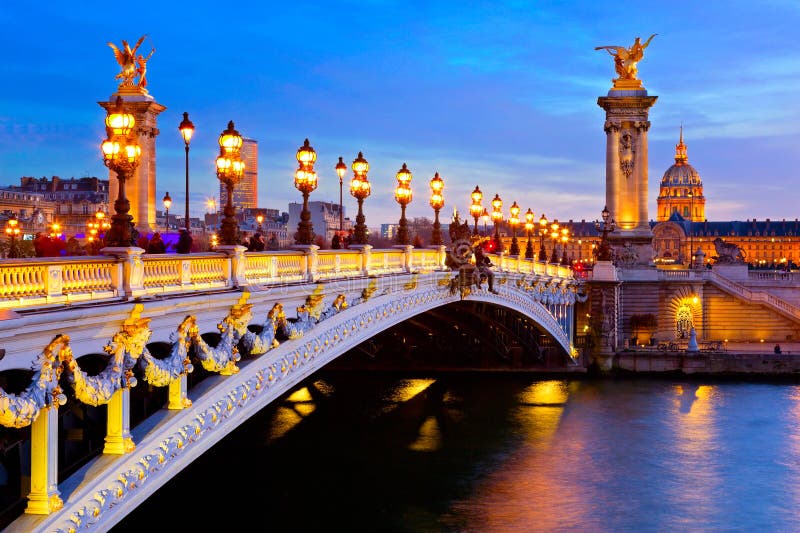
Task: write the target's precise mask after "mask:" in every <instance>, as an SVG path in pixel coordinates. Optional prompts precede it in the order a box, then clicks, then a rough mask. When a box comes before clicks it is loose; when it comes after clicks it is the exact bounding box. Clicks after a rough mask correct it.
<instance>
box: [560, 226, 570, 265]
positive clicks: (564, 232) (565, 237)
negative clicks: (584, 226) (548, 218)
mask: <svg viewBox="0 0 800 533" xmlns="http://www.w3.org/2000/svg"><path fill="white" fill-rule="evenodd" d="M568 242H569V228H566V227H564V228H561V264H562V265H568V264H569V259H568V258H567V243H568Z"/></svg>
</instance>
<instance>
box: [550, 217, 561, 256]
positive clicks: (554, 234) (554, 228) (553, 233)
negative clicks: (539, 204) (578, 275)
mask: <svg viewBox="0 0 800 533" xmlns="http://www.w3.org/2000/svg"><path fill="white" fill-rule="evenodd" d="M559 227H560V226H559V224H558V219H554V220H553V223H552V224H550V238H551V239H553V253H552V254H550V262H551V263H558V262H559V258H558V239H559V238H560V237H561V233H559V231H558V228H559Z"/></svg>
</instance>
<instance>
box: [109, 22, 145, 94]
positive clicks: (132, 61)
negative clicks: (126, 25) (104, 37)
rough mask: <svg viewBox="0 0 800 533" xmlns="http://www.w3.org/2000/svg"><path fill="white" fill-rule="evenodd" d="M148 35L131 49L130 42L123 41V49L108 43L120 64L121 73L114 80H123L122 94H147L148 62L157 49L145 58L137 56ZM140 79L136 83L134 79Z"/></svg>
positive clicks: (140, 55)
mask: <svg viewBox="0 0 800 533" xmlns="http://www.w3.org/2000/svg"><path fill="white" fill-rule="evenodd" d="M146 37H147V35H142V36H141V37H140V38H139V40H138V41H136V44H135V45H134V46H133V48H131V46H130V45H129V44H128V41H126V40H124V39H123V41H122V49H120V48H118V47H117V46H116V45H115V44H114V43H108V46H110V47H111V49H112V50H113V51H114V57H115V58H116V60H117V63H119V66H120V69H121V70H120V72H119V74H117V75H116V76H114V79H117V80H122V82H121V83H120V84H119V91H120V92H129V93H130V92H132V93H136V94H147V89H146V87H147V76H146V74H147V62H148V61H149V60H150V58H151V57H152V56H153V53H154V52H155V51H156V49H155V48H153V49H152V50H150V53H149V54H147V57H145V56H144V55H142V54H139V55H136V52H137V51H138V50H139V47H140V46H141V45H142V43H143V42H144V40H145V38H146ZM136 77H138V78H139V79H138V81H137V82H136V83H134V81H133V80H134V78H136Z"/></svg>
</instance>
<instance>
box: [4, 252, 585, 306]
mask: <svg viewBox="0 0 800 533" xmlns="http://www.w3.org/2000/svg"><path fill="white" fill-rule="evenodd" d="M239 248H241V247H238V248H236V249H233V248H231V249H230V250H228V249H226V250H224V251H222V250H221V251H219V252H208V253H200V254H152V255H149V254H143V253H142V251H141V249H139V248H115V249H106V250H107V251H108V256H106V257H88V258H87V257H64V258H36V259H33V258H31V259H9V260H1V261H0V309H2V308H5V309H24V308H30V307H35V306H40V305H46V304H58V303H68V302H73V301H104V300H108V301H111V300H115V299H131V298H136V297H139V296H142V295H145V294H153V295H155V294H179V293H187V292H192V291H197V290H205V289H220V288H233V287H242V286H245V287H246V286H251V285H252V286H259V285H275V284H285V283H297V282H303V281H311V282H314V281H322V280H333V279H345V278H352V277H360V276H365V275H370V276H375V275H388V274H403V273H409V272H430V271H434V270H444V269H446V267H445V257H446V254H447V251H446V248H445V247H444V246H438V247H431V248H420V249H414V248H413V247H412V246H398V247H395V248H391V249H385V250H376V249H372V247H371V246H369V245H363V246H358V247H355V246H354V247H351V248H350V249H344V250H318V249H316V247H314V249H311V247H308V249H306V248H304V249H298V250H280V251H267V252H247V253H245V252H244V251H243V249H239ZM492 260H493V262H494V264H495V268H497V269H498V270H499V271H505V272H519V273H524V274H540V275H549V276H559V277H564V278H572V277H573V276H572V271H571V269H570V268H569V267H565V266H561V265H556V264H550V263H544V262H538V261H531V260H527V259H520V258H518V257H515V256H508V255H504V254H499V255H496V256H493V259H492Z"/></svg>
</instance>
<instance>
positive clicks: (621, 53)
mask: <svg viewBox="0 0 800 533" xmlns="http://www.w3.org/2000/svg"><path fill="white" fill-rule="evenodd" d="M656 35H657V34H656V33H654V34H653V35H651V36H650V38H649V39H647V40H646V41H645V42H644V43H642V41H641V39H640V38H639V37H637V38H636V40H635V41H634V42H633V45H632V46H631V47H630V48H625V47H624V46H596V47H595V50H605V51H606V52H608V53H609V54H610V55H612V56H614V68H615V69H616V71H617V74H619V79H621V80H635V79H637V78H636V74H637V73H638V72H639V69H638V68H637V67H636V64H637V63H638V62H639V61H641V60H642V57H644V49H645V48H647V46H648V45H649V44H650V41H652V40H653V37H655V36H656Z"/></svg>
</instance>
